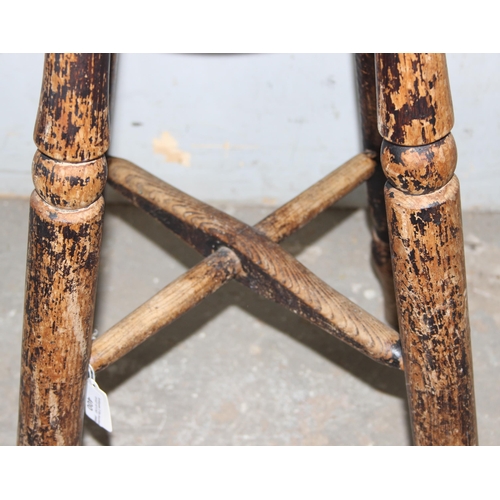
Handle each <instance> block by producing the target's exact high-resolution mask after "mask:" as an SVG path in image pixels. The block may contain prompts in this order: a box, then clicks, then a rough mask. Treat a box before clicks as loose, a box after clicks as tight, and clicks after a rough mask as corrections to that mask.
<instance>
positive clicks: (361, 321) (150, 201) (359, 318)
mask: <svg viewBox="0 0 500 500" xmlns="http://www.w3.org/2000/svg"><path fill="white" fill-rule="evenodd" d="M109 182H110V185H112V186H113V187H114V188H115V189H117V190H118V191H119V192H120V193H122V194H123V195H124V196H125V197H127V198H128V199H129V200H131V201H132V202H133V203H134V205H136V206H137V207H139V208H142V209H143V210H145V211H146V212H148V213H150V214H151V215H152V216H153V217H155V218H156V219H157V220H159V221H160V222H162V223H163V224H164V225H165V226H166V227H167V228H169V229H171V230H172V231H173V232H175V233H176V234H177V235H179V236H180V237H181V238H182V239H183V240H184V241H186V242H187V243H188V244H190V245H191V246H192V247H193V248H195V249H196V250H198V251H199V252H200V253H201V254H202V255H205V256H208V255H210V254H211V253H213V252H214V251H215V250H217V249H218V248H219V247H221V246H224V247H228V248H230V249H231V250H233V251H234V253H235V254H236V255H237V256H238V258H239V260H240V262H241V266H242V271H241V272H240V273H239V274H238V276H237V279H238V281H240V282H241V283H243V284H245V285H246V286H248V287H249V288H251V289H252V290H254V291H256V292H257V293H259V294H261V295H263V296H264V297H267V298H269V299H271V300H274V301H276V302H278V303H280V304H282V305H284V306H285V307H287V308H288V309H290V310H292V311H293V312H295V313H297V314H299V315H301V316H302V317H304V318H305V319H307V320H309V321H310V322H312V323H313V324H315V325H317V326H319V327H321V328H323V329H324V330H325V331H327V332H329V333H330V334H332V335H335V336H336V337H338V338H340V339H341V340H343V341H344V342H346V343H348V344H349V345H352V346H353V347H355V348H356V349H358V350H360V351H361V352H363V353H364V354H366V355H367V356H369V357H371V358H372V359H375V360H377V361H379V362H382V363H385V364H387V365H390V366H396V367H400V368H401V358H400V345H399V339H398V334H397V332H395V331H394V330H392V329H390V328H388V327H387V326H385V325H384V324H383V323H381V322H379V321H378V320H377V319H375V318H374V317H373V316H371V315H369V314H368V313H366V312H365V311H363V310H362V309H361V308H359V307H358V306H356V305H355V304H353V303H352V302H351V301H349V300H348V299H347V298H345V297H344V296H342V295H341V294H339V293H338V292H336V291H335V290H333V289H332V288H331V287H329V286H328V285H327V284H326V283H324V282H323V281H321V280H320V279H319V278H318V277H317V276H315V275H314V274H313V273H311V272H310V271H309V270H308V269H306V268H305V267H304V266H303V265H302V264H300V263H299V262H298V261H297V260H296V259H294V258H293V257H292V256H291V255H290V254H288V253H287V252H285V251H284V250H283V249H282V248H281V247H279V246H278V245H276V244H275V243H273V242H272V241H270V240H269V239H268V238H266V237H265V236H264V235H262V234H261V233H260V232H257V231H256V230H255V229H253V228H251V227H250V226H247V225H246V224H243V223H242V222H240V221H238V220H236V219H234V218H232V217H230V216H229V215H227V214H224V213H223V212H220V211H218V210H216V209H214V208H213V207H210V206H209V205H206V204H205V203H202V202H200V201H198V200H196V199H194V198H191V197H190V196H188V195H186V194H185V193H183V192H181V191H179V190H177V189H175V188H173V187H172V186H170V185H168V184H167V183H165V182H163V181H160V180H159V179H157V178H156V177H154V176H152V175H151V174H149V173H147V172H146V171H144V170H142V169H140V168H139V167H137V166H136V165H134V164H132V163H130V162H128V161H126V160H122V159H118V158H110V159H109Z"/></svg>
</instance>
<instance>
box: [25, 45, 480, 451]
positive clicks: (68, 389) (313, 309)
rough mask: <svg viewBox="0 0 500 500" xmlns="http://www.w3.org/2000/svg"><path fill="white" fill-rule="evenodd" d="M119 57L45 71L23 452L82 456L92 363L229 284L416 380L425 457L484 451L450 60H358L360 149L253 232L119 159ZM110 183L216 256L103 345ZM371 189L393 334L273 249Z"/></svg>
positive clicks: (55, 58)
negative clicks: (115, 108)
mask: <svg viewBox="0 0 500 500" xmlns="http://www.w3.org/2000/svg"><path fill="white" fill-rule="evenodd" d="M114 60H115V59H114V56H112V55H110V54H48V55H46V57H45V67H44V77H43V85H42V91H41V98H40V106H39V110H38V117H37V121H36V126H35V133H34V139H35V143H36V145H37V148H38V151H37V152H36V153H35V157H34V160H33V181H34V184H35V191H34V192H33V195H32V197H31V211H30V235H29V244H28V270H27V277H26V299H25V300H26V302H25V317H24V332H23V348H22V349H23V350H22V368H21V390H20V412H19V433H18V442H19V444H22V445H77V444H79V443H80V442H81V438H82V429H83V416H84V399H85V388H86V383H87V376H88V369H89V363H90V365H91V367H92V368H93V369H94V370H95V371H96V372H97V371H99V370H103V369H104V368H106V367H107V366H109V365H110V364H111V363H113V362H115V361H116V360H118V359H119V358H120V357H122V356H123V355H125V354H126V353H127V352H129V351H130V350H132V349H133V348H134V347H136V346H137V345H138V344H140V343H141V342H143V341H144V340H145V339H147V338H148V337H150V336H152V335H153V334H155V333H156V332H157V331H158V330H160V329H161V328H162V327H164V326H165V325H167V324H169V323H171V322H172V321H174V320H175V319H176V318H178V317H179V316H180V315H181V314H183V313H184V312H186V311H187V310H189V309H190V308H192V307H193V306H194V305H195V304H197V303H198V302H200V301H201V300H202V299H203V298H204V297H206V296H207V295H209V294H210V293H212V292H213V291H215V290H216V289H218V288H219V287H220V286H222V285H223V284H224V283H225V282H227V281H228V280H230V279H236V280H237V281H239V282H240V283H242V284H244V285H246V286H248V287H249V288H251V289H252V290H254V291H255V292H257V293H258V294H261V295H263V296H264V297H267V298H269V299H271V300H274V301H276V302H278V303H280V304H282V305H283V306H285V307H287V308H288V309H290V310H292V311H293V312H295V313H297V314H298V315H300V316H302V317H303V318H305V319H307V320H309V321H310V322H312V323H313V324H315V325H317V326H319V327H321V328H323V329H324V330H326V331H327V332H328V333H330V334H332V335H334V336H335V337H337V338H339V339H341V340H343V341H344V342H346V343H347V344H349V345H351V346H353V347H354V348H356V349H358V350H359V351H361V352H362V353H364V354H366V355H367V356H369V357H370V358H372V359H374V360H376V361H378V362H381V363H384V364H386V365H389V366H392V367H394V368H396V369H400V370H404V371H405V375H406V383H407V392H408V399H409V407H410V415H411V422H412V429H413V438H414V442H415V444H419V445H474V444H477V431H476V417H475V406H474V390H473V377H472V356H471V347H470V330H469V318H468V311H467V292H466V283H465V265H464V250H463V235H462V224H461V213H460V198H459V184H458V180H457V178H456V177H455V176H454V170H455V166H456V161H457V153H456V146H455V142H454V139H453V136H452V135H451V133H450V131H451V129H452V126H453V110H452V103H451V95H450V90H449V84H448V75H447V69H446V60H445V56H444V55H442V54H377V55H376V56H374V55H373V54H360V55H358V56H357V57H356V66H357V77H358V89H359V102H360V110H361V123H362V133H363V141H364V148H365V151H364V152H363V153H361V154H359V155H357V156H355V157H354V158H352V159H351V160H349V161H348V162H346V163H345V164H344V165H342V166H341V167H339V168H338V169H337V170H335V171H333V172H332V173H331V174H329V175H327V176H326V177H325V178H324V179H322V180H320V181H319V182H317V183H316V184H315V185H314V186H312V187H310V188H309V189H307V190H306V191H304V192H303V193H301V194H300V195H298V196H297V197H296V198H294V199H293V200H292V201H290V202H289V203H287V204H285V205H284V206H282V207H281V208H279V209H278V210H276V211H275V212H274V213H272V214H271V215H269V216H268V217H266V218H265V219H264V220H262V221H261V222H260V223H258V224H257V225H256V226H254V227H250V226H248V225H246V224H243V223H242V222H240V221H238V220H236V219H234V218H233V217H230V216H229V215H227V214H225V213H223V212H221V211H219V210H216V209H215V208H213V207H210V206H208V205H206V204H205V203H202V202H200V201H198V200H196V199H194V198H191V197H190V196H188V195H187V194H185V193H183V192H181V191H179V190H177V189H175V188H174V187H172V186H170V185H168V184H166V183H165V182H163V181H161V180H159V179H157V178H155V177H154V176H152V175H151V174H149V173H147V172H146V171H144V170H142V169H141V168H139V167H137V166H135V165H133V164H132V163H130V162H128V161H126V160H123V159H119V158H111V157H109V158H107V157H106V151H107V149H108V144H109V126H108V125H109V100H110V98H109V96H110V84H111V82H112V78H111V75H112V73H113V68H114ZM377 124H378V126H377ZM384 174H385V175H384ZM386 177H387V179H386ZM107 181H108V182H109V184H110V185H111V186H112V187H113V188H115V189H117V190H118V191H119V192H120V193H121V194H123V195H124V196H125V197H127V198H128V199H129V200H130V201H132V203H133V204H134V205H136V206H137V207H139V208H141V209H143V210H145V211H146V212H148V213H149V214H150V215H152V216H153V217H154V218H156V219H157V220H159V221H160V222H161V223H163V224H164V225H165V226H166V227H167V228H169V229H170V230H172V231H173V232H175V233H176V234H177V235H178V236H180V237H181V238H182V239H184V240H185V241H186V242H187V243H188V244H189V245H191V246H192V247H194V248H195V249H196V250H198V251H199V252H200V253H201V254H202V255H203V256H204V257H205V258H204V260H203V261H201V262H200V263H199V264H197V265H196V266H194V267H193V268H192V269H190V270H189V271H188V272H186V273H185V274H184V275H183V276H181V277H180V278H178V279H177V280H175V281H174V282H173V283H171V284H170V285H168V286H167V287H166V288H164V289H163V290H161V291H160V292H159V293H157V294H156V295H155V296H154V297H153V298H151V299H150V300H149V301H147V302H146V303H145V304H143V305H142V306H140V307H139V308H138V309H137V310H135V311H134V312H132V313H131V314H130V315H129V316H127V317H126V318H125V319H123V320H122V321H120V322H119V323H118V324H117V325H115V326H114V327H112V328H111V329H110V330H109V331H108V332H106V333H105V334H103V335H102V336H101V337H99V338H98V339H97V340H96V341H94V342H92V329H93V328H92V327H93V313H94V301H95V293H96V279H97V270H98V263H99V249H100V243H101V232H102V221H103V215H104V200H103V196H102V193H103V190H104V187H105V185H106V182H107ZM364 181H366V182H367V185H368V197H369V206H370V211H371V218H372V223H373V231H372V235H373V242H372V259H373V262H374V267H375V269H376V272H377V276H378V278H379V280H380V282H381V284H382V287H383V290H384V296H385V306H386V319H387V321H388V323H389V324H391V325H392V327H394V328H396V329H393V328H391V327H389V326H386V325H385V324H383V323H382V322H380V321H379V320H377V319H376V318H374V317H373V316H371V315H370V314H368V313H367V312H365V311H364V310H362V309H361V308H360V307H358V306H356V305H355V304H353V303H352V302H351V301H349V300H348V299H347V298H346V297H344V296H342V295H341V294H339V293H338V292H336V291H335V290H333V289H332V288H331V287H330V286H328V285H327V284H326V283H324V282H323V281H322V280H321V279H320V278H318V277H317V276H315V275H314V274H313V273H311V272H310V271H309V270H308V269H307V268H305V267H304V266H303V265H302V264H300V263H299V262H298V261H297V260H295V259H294V258H293V257H292V256H291V255H290V254H289V253H287V252H286V251H284V250H283V249H282V248H281V247H280V246H279V245H278V243H279V242H280V241H281V240H282V239H283V238H285V237H286V236H288V235H290V234H292V233H293V232H294V231H296V230H297V229H299V228H300V227H302V226H303V225H304V224H306V223H307V222H309V221H310V220H312V219H313V218H314V217H315V216H316V215H317V214H319V213H320V212H322V211H323V210H325V209H326V208H327V207H329V206H331V205H332V204H333V203H334V202H336V201H337V200H339V199H340V198H341V197H342V196H344V195H345V194H347V193H348V192H350V191H351V190H352V189H354V188H355V187H356V186H358V185H359V184H360V183H362V182H364ZM384 186H385V187H384ZM393 273H394V275H393ZM396 311H397V312H396ZM398 323H399V333H398V331H397V325H398Z"/></svg>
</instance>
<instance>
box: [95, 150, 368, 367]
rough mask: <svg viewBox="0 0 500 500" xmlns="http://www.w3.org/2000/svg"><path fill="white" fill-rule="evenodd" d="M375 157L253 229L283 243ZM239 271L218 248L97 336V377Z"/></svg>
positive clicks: (231, 256)
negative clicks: (98, 372) (100, 371)
mask: <svg viewBox="0 0 500 500" xmlns="http://www.w3.org/2000/svg"><path fill="white" fill-rule="evenodd" d="M371 156H372V155H368V154H361V155H358V156H356V157H354V158H353V159H352V160H350V161H348V162H346V163H345V164H344V165H342V166H341V167H339V168H338V169H337V170H335V171H334V172H332V173H331V174H329V175H327V176H326V177H325V178H324V179H322V180H321V181H319V182H318V183H316V184H314V185H313V186H311V187H310V188H309V189H307V190H306V191H304V192H303V193H301V194H300V195H299V196H297V197H295V198H294V199H293V200H292V201H290V202H289V203H287V204H285V205H284V206H283V207H281V208H279V209H278V210H276V211H275V212H273V213H272V214H270V215H269V216H268V217H266V218H265V219H264V220H262V221H261V222H260V223H259V224H257V225H256V226H255V228H256V229H258V230H259V231H261V232H262V233H264V234H265V236H266V237H267V238H269V239H270V240H272V241H274V242H279V241H281V240H282V239H283V238H285V237H286V236H288V235H289V234H291V233H292V232H293V231H295V230H297V229H298V228H299V227H301V226H302V225H304V224H305V223H306V222H308V221H309V220H311V219H312V218H313V217H314V216H316V215H317V214H318V213H319V212H320V211H322V210H324V209H325V208H326V207H328V206H329V205H331V204H333V203H334V202H335V201H337V200H338V199H340V198H341V197H342V196H343V195H345V194H346V193H347V192H349V191H350V190H351V189H353V188H354V187H355V186H356V185H358V184H360V183H361V182H363V180H365V179H366V177H368V176H369V175H370V174H371V173H372V172H373V167H374V161H373V160H372V158H371ZM240 272H241V264H240V261H239V259H238V257H237V256H236V254H235V253H234V252H232V251H230V250H228V249H227V248H224V247H221V248H219V249H218V250H217V251H216V252H214V253H213V254H211V255H210V256H208V257H207V258H206V259H205V260H203V261H202V262H201V263H200V264H198V265H197V266H195V267H194V268H193V269H191V270H189V271H188V272H187V273H185V274H184V275H183V276H181V277H180V278H178V279H177V280H175V281H174V282H173V283H171V284H170V285H168V286H166V287H165V288H164V289H163V290H161V291H160V292H158V293H157V294H156V295H154V296H153V297H152V298H151V299H149V300H148V301H147V302H145V303H144V304H142V305H141V306H140V307H139V308H137V309H136V310H135V311H134V312H132V313H131V314H129V315H128V316H127V317H126V318H124V319H123V320H122V321H120V322H119V323H118V324H116V325H115V326H113V327H112V328H110V329H109V330H108V331H107V332H105V333H104V334H103V335H102V336H101V337H99V338H98V339H97V340H96V341H95V342H94V344H93V346H92V356H91V361H90V362H91V364H92V367H93V368H94V370H95V371H96V372H97V371H99V370H102V369H104V368H106V367H107V366H109V365H110V364H111V363H114V362H115V361H117V360H118V359H120V358H121V357H122V356H124V355H125V354H126V353H128V352H130V351H131V350H132V349H133V348H135V347H136V346H138V345H139V344H141V343H142V342H144V341H145V340H146V339H147V338H149V337H151V336H152V335H154V334H155V333H156V332H158V331H159V330H160V329H161V328H163V327H165V326H166V325H168V324H170V323H171V322H173V321H174V320H175V319H177V318H178V317H179V316H180V315H181V314H184V313H185V312H186V311H188V310H189V309H191V308H192V307H194V306H195V305H196V304H198V303H199V302H200V300H202V299H203V298H204V297H206V296H207V295H208V294H209V293H212V292H213V291H215V290H216V289H218V288H219V287H220V286H222V285H223V284H224V283H225V282H226V281H228V280H229V279H231V278H233V277H235V276H236V274H238V273H240Z"/></svg>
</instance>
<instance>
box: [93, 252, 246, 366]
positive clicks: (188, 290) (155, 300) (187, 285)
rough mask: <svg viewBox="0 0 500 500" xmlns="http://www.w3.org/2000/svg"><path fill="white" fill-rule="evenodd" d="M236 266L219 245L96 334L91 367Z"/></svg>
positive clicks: (179, 310) (161, 323)
mask: <svg viewBox="0 0 500 500" xmlns="http://www.w3.org/2000/svg"><path fill="white" fill-rule="evenodd" d="M240 269H241V266H240V261H239V259H238V257H237V256H236V255H235V254H234V252H232V251H231V250H228V249H227V248H224V247H222V248H219V250H217V251H216V252H215V253H213V254H212V255H210V256H208V257H207V258H206V259H204V260H202V261H201V262H200V263H199V264H197V265H196V266H194V267H193V268H191V269H190V270H189V271H187V272H186V273H184V274H183V275H182V276H180V277H179V278H177V279H176V280H175V281H173V282H172V283H170V284H169V285H168V286H166V287H165V288H163V290H160V292H158V293H157V294H156V295H154V297H152V298H151V299H150V300H148V301H147V302H145V303H144V304H142V305H141V306H139V307H138V308H137V309H136V310H135V311H133V312H132V313H131V314H129V315H128V316H126V317H125V318H124V319H123V320H122V321H120V322H119V323H117V324H116V325H115V326H113V327H112V328H110V329H109V330H108V331H107V332H106V333H104V335H102V336H101V337H99V338H98V339H97V340H96V341H95V342H94V344H93V346H92V354H91V358H90V364H91V365H92V368H93V369H94V370H95V371H96V372H98V371H100V370H103V369H104V368H106V367H108V366H109V365H110V364H112V363H114V362H115V361H117V360H118V359H120V358H121V357H123V356H125V354H127V353H128V352H130V351H131V350H132V349H134V348H135V347H137V346H138V345H140V344H141V343H142V342H144V341H145V340H146V339H148V338H149V337H151V336H152V335H154V334H155V333H156V332H158V331H159V330H160V329H161V328H163V327H165V326H167V325H168V324H170V323H172V322H173V321H174V320H176V319H177V318H178V317H179V316H181V315H182V314H184V313H185V312H186V311H188V310H189V309H191V308H193V307H194V306H195V305H196V304H198V303H199V302H200V301H201V300H202V299H204V298H205V297H207V296H208V295H209V294H211V293H213V292H215V291H216V290H218V289H219V288H220V287H221V286H222V285H223V284H224V283H225V282H226V281H228V280H229V279H231V278H233V277H234V276H235V275H236V274H237V272H238V271H239V270H240Z"/></svg>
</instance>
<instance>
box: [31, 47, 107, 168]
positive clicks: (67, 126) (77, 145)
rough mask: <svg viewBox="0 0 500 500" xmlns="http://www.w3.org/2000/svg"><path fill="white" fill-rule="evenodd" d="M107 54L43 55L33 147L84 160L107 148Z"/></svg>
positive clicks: (67, 158)
mask: <svg viewBox="0 0 500 500" xmlns="http://www.w3.org/2000/svg"><path fill="white" fill-rule="evenodd" d="M109 65H110V55H109V54H47V55H46V56H45V66H44V76H43V82H42V92H41V96H40V104H39V108H38V116H37V121H36V125H35V133H34V140H35V144H36V145H37V147H38V149H39V150H40V151H41V152H42V153H43V154H45V155H46V156H49V157H50V158H53V159H54V160H61V161H66V162H87V161H90V160H94V159H96V158H99V157H100V156H102V155H103V154H104V153H105V152H106V151H107V149H108V147H109V117H108V91H109V79H108V72H109Z"/></svg>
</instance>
